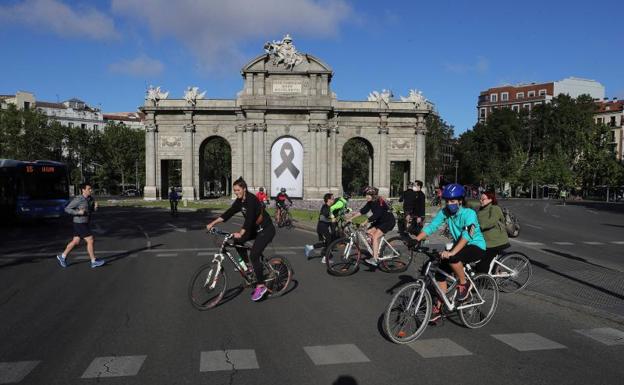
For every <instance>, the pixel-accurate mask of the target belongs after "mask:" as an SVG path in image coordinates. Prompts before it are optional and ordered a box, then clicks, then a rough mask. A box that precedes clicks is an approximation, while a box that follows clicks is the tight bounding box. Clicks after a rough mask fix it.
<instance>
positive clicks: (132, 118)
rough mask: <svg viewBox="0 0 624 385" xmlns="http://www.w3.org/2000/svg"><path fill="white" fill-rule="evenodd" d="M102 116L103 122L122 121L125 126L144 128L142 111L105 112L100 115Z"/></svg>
mask: <svg viewBox="0 0 624 385" xmlns="http://www.w3.org/2000/svg"><path fill="white" fill-rule="evenodd" d="M102 117H103V118H104V124H105V125H106V124H107V123H108V122H113V123H123V124H125V125H126V126H127V127H130V128H133V129H136V130H144V129H145V114H143V113H142V112H107V113H104V114H103V115H102Z"/></svg>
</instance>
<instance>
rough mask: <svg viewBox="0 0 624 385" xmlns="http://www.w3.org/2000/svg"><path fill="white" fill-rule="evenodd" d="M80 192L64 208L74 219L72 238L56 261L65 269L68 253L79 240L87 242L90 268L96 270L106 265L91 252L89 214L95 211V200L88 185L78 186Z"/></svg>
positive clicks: (91, 235)
mask: <svg viewBox="0 0 624 385" xmlns="http://www.w3.org/2000/svg"><path fill="white" fill-rule="evenodd" d="M80 192H81V194H80V195H78V196H76V197H75V198H74V199H73V200H72V201H71V202H70V203H69V204H68V205H67V207H65V212H66V213H67V214H69V215H72V216H73V217H74V218H73V224H74V237H73V238H72V240H71V241H70V242H69V243H68V244H67V246H66V247H65V251H63V253H62V254H59V255H57V256H56V259H57V260H58V263H59V265H61V267H67V257H68V256H69V253H70V252H71V251H72V249H73V248H74V247H76V246H78V245H79V244H80V239H84V240H85V242H87V252H88V253H89V258H90V259H91V268H96V267H100V266H102V265H104V264H105V263H106V262H105V261H104V260H102V259H97V258H96V257H95V252H94V250H93V243H94V239H93V234H91V228H90V227H89V219H90V218H91V213H93V212H94V211H96V210H97V207H98V206H97V203H96V202H95V199H93V197H92V196H91V194H92V193H93V188H92V186H91V185H90V184H89V183H82V184H80Z"/></svg>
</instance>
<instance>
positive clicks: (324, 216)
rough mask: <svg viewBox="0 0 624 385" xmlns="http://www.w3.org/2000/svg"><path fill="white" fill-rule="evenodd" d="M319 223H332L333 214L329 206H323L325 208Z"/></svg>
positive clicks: (322, 210)
mask: <svg viewBox="0 0 624 385" xmlns="http://www.w3.org/2000/svg"><path fill="white" fill-rule="evenodd" d="M319 222H325V223H331V213H330V212H329V206H328V205H326V204H323V207H321V212H320V213H319Z"/></svg>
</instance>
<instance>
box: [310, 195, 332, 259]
mask: <svg viewBox="0 0 624 385" xmlns="http://www.w3.org/2000/svg"><path fill="white" fill-rule="evenodd" d="M323 202H324V203H323V206H322V207H321V212H320V213H319V219H318V223H317V224H316V233H317V234H318V238H319V242H317V243H315V244H314V245H305V247H304V253H305V256H306V258H308V259H309V258H310V254H312V251H313V250H314V249H322V250H321V255H322V256H323V259H321V263H325V251H326V249H327V246H329V243H330V242H331V241H332V240H333V238H334V228H335V223H334V221H335V220H334V216H333V215H332V213H331V210H330V207H331V206H332V205H333V204H334V194H331V193H327V194H325V195H324V196H323Z"/></svg>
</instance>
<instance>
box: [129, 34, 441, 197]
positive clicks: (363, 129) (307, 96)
mask: <svg viewBox="0 0 624 385" xmlns="http://www.w3.org/2000/svg"><path fill="white" fill-rule="evenodd" d="M264 49H265V53H264V54H262V55H260V56H258V57H256V58H255V59H253V60H251V61H250V62H249V63H248V64H247V65H245V66H244V67H243V69H242V71H241V74H242V77H243V89H242V90H241V91H240V92H239V93H238V94H237V97H236V99H225V100H224V99H210V98H206V97H205V94H206V91H204V92H200V90H199V88H198V87H188V88H187V90H186V91H185V93H184V97H183V98H180V99H172V98H169V95H168V94H169V93H168V92H164V91H161V90H160V88H159V87H158V88H154V87H150V89H149V90H148V93H147V97H146V100H145V104H144V105H143V107H142V108H141V110H142V111H143V112H144V113H145V114H146V131H145V144H146V148H145V171H146V185H145V190H144V196H145V199H159V198H161V197H162V198H163V199H166V196H167V195H166V192H165V191H160V186H162V183H161V182H162V181H161V180H160V178H161V175H162V172H161V170H160V167H161V164H162V162H161V161H162V160H179V161H181V164H182V170H181V173H182V188H183V195H184V198H187V199H198V198H200V196H199V192H200V190H201V189H200V179H201V178H200V176H199V172H200V150H201V148H200V147H201V146H202V143H204V141H205V140H206V139H208V138H210V137H221V138H223V139H225V141H227V143H228V144H229V146H230V148H231V165H230V167H231V173H230V175H231V176H232V179H236V178H237V177H238V176H243V177H244V178H245V180H246V181H247V184H248V185H249V186H250V189H251V190H253V191H255V190H257V189H258V188H260V187H264V188H266V189H267V191H270V192H271V195H275V194H276V192H277V191H279V189H280V188H282V187H284V188H286V189H287V191H288V192H289V195H292V196H293V197H301V198H304V199H318V198H321V197H322V196H323V194H325V193H326V192H332V193H335V194H340V193H342V184H343V183H342V159H343V157H342V154H343V151H344V150H345V148H346V149H348V146H349V143H348V141H349V140H350V139H353V138H361V139H363V140H365V141H366V142H367V143H368V144H370V147H371V154H373V155H372V156H371V158H370V159H369V162H370V163H371V164H370V168H369V170H372V171H371V175H370V176H367V177H368V178H369V180H371V182H372V184H373V185H375V186H377V187H379V189H380V193H381V194H384V195H386V196H387V195H388V194H389V192H390V182H391V181H390V165H391V163H392V162H404V164H405V165H407V166H406V167H408V168H409V175H410V176H411V178H413V179H420V180H424V177H425V134H426V132H427V127H426V125H425V119H426V117H427V116H428V115H429V114H434V113H435V111H434V108H433V105H432V104H431V103H430V102H428V101H427V100H426V99H425V98H424V97H423V96H422V94H420V93H419V92H416V91H413V90H412V91H410V93H409V96H407V97H401V98H400V101H398V100H394V99H392V95H391V93H390V92H389V91H385V90H383V91H382V92H371V93H370V94H369V95H368V98H367V100H362V101H341V100H338V99H337V97H336V95H335V94H334V93H333V92H332V91H331V80H332V77H333V71H332V70H331V68H330V67H329V66H328V65H327V64H325V63H323V62H322V61H321V60H319V59H317V58H316V57H314V56H312V55H309V54H304V53H300V52H299V51H297V49H296V48H295V46H294V45H293V41H292V38H291V37H290V36H289V35H286V36H284V38H283V39H282V40H281V41H272V42H267V43H266V44H265V46H264ZM351 143H352V142H351ZM345 145H346V146H347V147H345ZM215 167H227V165H215ZM356 193H357V192H356Z"/></svg>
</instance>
